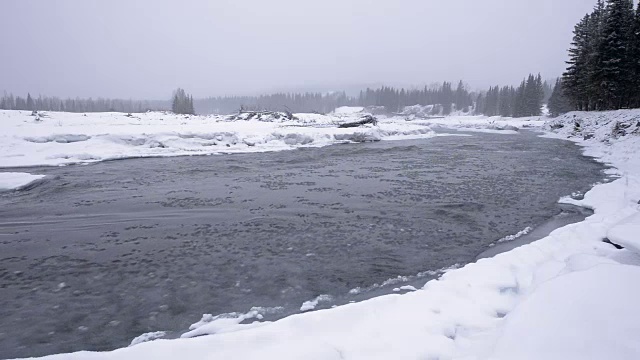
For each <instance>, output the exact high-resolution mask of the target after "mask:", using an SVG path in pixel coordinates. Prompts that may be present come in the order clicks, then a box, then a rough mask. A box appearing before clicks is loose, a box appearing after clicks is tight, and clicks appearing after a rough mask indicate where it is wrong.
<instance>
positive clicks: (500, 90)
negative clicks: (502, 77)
mask: <svg viewBox="0 0 640 360" xmlns="http://www.w3.org/2000/svg"><path fill="white" fill-rule="evenodd" d="M551 93H552V87H551V86H550V85H549V84H548V83H547V82H546V81H545V82H543V81H542V76H541V75H540V74H538V75H537V76H534V75H533V74H529V76H528V77H527V78H525V79H524V80H522V82H521V83H520V86H518V87H517V88H516V87H513V86H503V87H500V86H495V87H490V88H489V90H487V91H486V92H484V93H481V94H479V95H478V97H477V98H476V108H475V113H476V114H482V115H486V116H498V115H499V116H505V117H525V116H539V115H542V105H543V103H544V101H545V100H546V99H547V98H549V97H550V96H551Z"/></svg>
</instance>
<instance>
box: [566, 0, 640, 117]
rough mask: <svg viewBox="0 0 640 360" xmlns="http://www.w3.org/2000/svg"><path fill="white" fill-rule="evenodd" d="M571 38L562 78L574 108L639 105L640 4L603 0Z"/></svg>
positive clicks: (567, 95)
mask: <svg viewBox="0 0 640 360" xmlns="http://www.w3.org/2000/svg"><path fill="white" fill-rule="evenodd" d="M573 34H574V36H573V41H572V43H571V47H570V49H569V60H568V61H567V64H568V67H567V70H566V72H565V73H564V74H563V79H562V80H563V81H562V85H563V88H562V90H563V92H562V93H563V94H564V95H565V96H566V97H567V98H568V99H569V102H570V104H571V105H572V107H573V109H575V110H585V111H589V110H613V109H621V108H630V107H640V90H639V89H640V4H638V8H637V9H636V10H634V8H633V0H607V1H606V2H605V1H603V0H599V1H598V3H597V5H596V6H595V8H594V10H593V12H592V13H590V14H587V15H585V16H584V17H583V18H582V20H581V21H580V22H579V23H578V24H577V25H576V26H575V29H574V31H573Z"/></svg>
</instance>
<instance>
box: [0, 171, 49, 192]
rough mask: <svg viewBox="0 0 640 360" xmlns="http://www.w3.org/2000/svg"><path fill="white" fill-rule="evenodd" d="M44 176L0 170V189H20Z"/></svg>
mask: <svg viewBox="0 0 640 360" xmlns="http://www.w3.org/2000/svg"><path fill="white" fill-rule="evenodd" d="M44 177H45V176H44V175H32V174H29V173H21V172H0V191H6V190H20V189H23V188H25V187H26V186H29V185H30V184H32V183H33V182H35V181H38V180H40V179H42V178H44Z"/></svg>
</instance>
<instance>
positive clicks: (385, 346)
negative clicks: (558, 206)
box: [50, 111, 640, 360]
mask: <svg viewBox="0 0 640 360" xmlns="http://www.w3.org/2000/svg"><path fill="white" fill-rule="evenodd" d="M639 120H640V111H623V112H609V113H591V114H589V113H570V114H567V115H565V116H563V117H561V118H558V119H555V120H553V121H550V122H549V123H548V124H547V125H545V128H546V129H548V130H549V131H551V132H550V133H549V134H548V135H547V136H554V137H561V138H567V137H569V139H570V140H574V141H577V142H579V143H580V144H582V145H584V146H585V153H586V154H588V155H590V156H595V157H598V158H599V159H601V160H602V161H605V162H607V163H610V164H611V165H613V166H615V167H616V169H617V170H616V169H614V170H612V173H615V174H617V175H618V176H620V178H618V179H616V180H614V181H612V182H609V183H605V184H600V185H597V186H595V187H594V188H593V189H592V190H591V191H589V192H588V193H587V194H585V196H584V199H582V200H574V199H570V198H567V199H563V201H564V202H567V203H574V204H577V205H581V206H586V207H589V208H592V209H594V214H593V215H592V216H590V217H588V218H587V219H586V220H585V221H583V222H581V223H577V224H573V225H568V226H565V227H563V228H560V229H557V230H556V231H554V232H552V233H551V234H550V235H549V236H548V237H546V238H544V239H542V240H539V241H536V242H534V243H531V244H529V245H525V246H522V247H520V248H517V249H514V250H512V251H510V252H507V253H503V254H499V255H497V256H495V257H493V258H489V259H482V260H479V261H478V262H476V263H473V264H469V265H467V266H465V267H463V268H460V269H457V270H452V271H449V272H447V273H446V274H444V275H443V276H442V277H441V278H440V279H439V280H434V281H431V282H429V283H427V284H426V285H425V286H424V288H422V289H420V290H418V291H413V292H410V293H407V294H403V295H399V294H394V295H387V296H382V297H378V298H374V299H371V300H367V301H364V302H361V303H354V304H349V305H346V306H341V307H338V308H334V309H329V310H320V311H316V312H309V313H305V314H300V315H294V316H291V317H288V318H285V319H282V320H280V321H277V322H274V323H261V322H256V323H251V324H240V320H242V319H245V323H246V320H249V321H251V319H253V318H257V316H251V314H248V315H247V314H245V315H244V316H241V318H239V319H215V318H212V317H209V318H203V321H201V322H199V323H198V324H197V325H196V326H194V331H195V333H198V334H213V335H211V336H201V337H197V338H185V339H177V340H157V341H152V342H148V343H142V344H138V345H135V346H132V347H129V348H124V349H119V350H116V351H113V352H107V353H88V352H80V353H75V354H61V355H54V356H51V357H50V358H52V359H140V358H156V359H176V358H188V359H204V358H233V359H253V358H267V359H271V358H273V359H299V358H310V359H316V358H317V359H371V358H373V359H389V358H398V359H405V358H408V359H505V360H506V359H584V358H611V359H637V358H640V342H639V341H638V340H637V339H639V338H640V328H639V327H638V326H637V324H638V323H639V321H640V315H638V314H637V312H636V311H635V307H636V306H637V305H636V304H637V303H638V301H640V290H638V288H637V285H636V284H637V283H638V281H640V271H639V269H640V268H638V265H640V256H639V255H638V254H637V253H635V252H633V251H629V250H627V249H621V250H618V249H616V248H615V247H614V246H612V245H610V244H608V243H605V242H603V239H606V238H608V239H609V240H611V241H614V242H616V243H620V244H621V245H624V246H626V247H627V248H628V249H635V248H637V247H636V245H637V244H638V235H637V234H638V232H637V231H635V232H634V231H633V230H634V229H637V226H638V221H639V219H638V217H639V215H638V214H639V213H640V204H638V202H639V201H640V157H639V156H638V155H637V154H639V153H640V136H638V135H637V134H636V133H634V132H637V131H636V129H637V128H639V126H637V125H636V122H638V121H639ZM500 121H502V120H500ZM504 121H505V122H507V121H511V120H504ZM576 122H579V123H580V124H581V125H580V126H575V123H576ZM481 125H482V124H481V123H479V125H477V126H481ZM488 125H489V123H488ZM560 125H562V126H560ZM627 125H628V126H627ZM620 129H624V131H620ZM585 137H586V138H587V140H584V139H585ZM634 247H635V248H634Z"/></svg>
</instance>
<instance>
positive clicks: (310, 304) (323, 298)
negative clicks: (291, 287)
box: [300, 295, 333, 312]
mask: <svg viewBox="0 0 640 360" xmlns="http://www.w3.org/2000/svg"><path fill="white" fill-rule="evenodd" d="M331 300H333V297H331V295H319V296H318V297H316V298H315V299H313V300H309V301H305V302H304V303H302V306H300V311H302V312H305V311H310V310H314V309H315V308H316V306H318V304H319V303H321V302H327V301H331Z"/></svg>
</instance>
